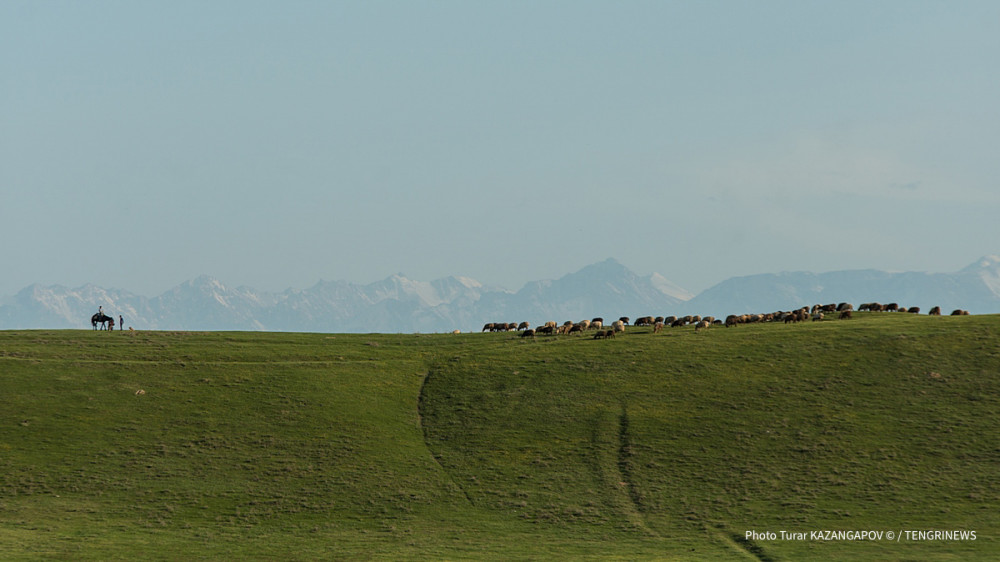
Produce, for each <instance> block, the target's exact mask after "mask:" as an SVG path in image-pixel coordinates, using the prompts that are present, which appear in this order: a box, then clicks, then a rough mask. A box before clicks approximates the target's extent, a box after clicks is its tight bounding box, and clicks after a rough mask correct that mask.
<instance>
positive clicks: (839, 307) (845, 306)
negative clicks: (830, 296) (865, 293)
mask: <svg viewBox="0 0 1000 562" xmlns="http://www.w3.org/2000/svg"><path fill="white" fill-rule="evenodd" d="M845 310H854V305H853V304H851V303H849V302H842V303H840V304H838V305H837V312H843V311H845Z"/></svg>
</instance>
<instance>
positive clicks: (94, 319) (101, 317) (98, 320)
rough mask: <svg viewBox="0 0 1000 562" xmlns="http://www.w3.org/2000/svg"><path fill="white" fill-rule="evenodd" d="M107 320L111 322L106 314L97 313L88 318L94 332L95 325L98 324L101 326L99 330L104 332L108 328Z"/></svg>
mask: <svg viewBox="0 0 1000 562" xmlns="http://www.w3.org/2000/svg"><path fill="white" fill-rule="evenodd" d="M109 320H110V321H113V320H111V317H110V316H108V315H107V314H103V313H100V312H98V313H97V314H95V315H93V316H91V317H90V325H91V326H93V327H94V329H95V330H96V329H97V325H98V324H100V325H101V329H102V330H106V329H107V327H108V321H109Z"/></svg>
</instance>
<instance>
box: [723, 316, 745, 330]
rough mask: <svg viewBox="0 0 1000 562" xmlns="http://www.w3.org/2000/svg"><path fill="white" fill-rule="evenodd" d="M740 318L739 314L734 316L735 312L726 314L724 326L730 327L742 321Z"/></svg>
mask: <svg viewBox="0 0 1000 562" xmlns="http://www.w3.org/2000/svg"><path fill="white" fill-rule="evenodd" d="M741 319H742V317H741V316H736V315H735V314H730V315H729V316H726V327H727V328H731V327H733V326H735V325H737V324H742V323H743V322H742V321H741Z"/></svg>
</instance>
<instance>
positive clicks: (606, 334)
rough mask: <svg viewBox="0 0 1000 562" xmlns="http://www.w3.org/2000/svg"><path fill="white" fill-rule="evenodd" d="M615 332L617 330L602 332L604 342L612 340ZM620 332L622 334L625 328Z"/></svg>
mask: <svg viewBox="0 0 1000 562" xmlns="http://www.w3.org/2000/svg"><path fill="white" fill-rule="evenodd" d="M616 331H617V330H604V339H606V340H609V339H614V337H615V332H616ZM622 331H623V332H624V331H625V328H622Z"/></svg>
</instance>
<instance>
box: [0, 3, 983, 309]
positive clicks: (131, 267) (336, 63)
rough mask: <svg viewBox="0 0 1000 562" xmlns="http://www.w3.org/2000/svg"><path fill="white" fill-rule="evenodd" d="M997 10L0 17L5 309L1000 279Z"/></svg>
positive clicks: (290, 8)
mask: <svg viewBox="0 0 1000 562" xmlns="http://www.w3.org/2000/svg"><path fill="white" fill-rule="evenodd" d="M998 61H1000V3H998V2H994V1H986V2H969V1H966V2H944V1H941V2H917V1H909V0H907V1H893V2H889V1H885V2H871V1H864V2H843V1H841V2H809V1H801V0H796V1H781V2H777V1H774V2H769V1H761V2H743V1H735V0H734V1H727V2H721V1H720V2H666V1H655V2H619V1H616V2H585V1H580V0H573V1H567V2H545V1H542V2H535V1H531V2H490V3H487V2H468V1H453V2H360V1H359V2H325V1H324V2H287V1H282V2H277V1H273V2H252V1H246V0H240V1H232V2H230V1H212V2H203V1H190V2H184V1H177V0H170V1H162V2H153V1H146V2H136V1H131V0H128V1H119V2H108V1H88V2H77V1H65V2H56V1H35V0H30V1H19V0H14V1H10V0H7V1H5V2H3V3H0V197H2V200H0V236H2V239H3V245H2V250H0V259H2V261H3V263H4V264H5V266H4V268H3V275H2V276H0V296H3V295H10V294H13V293H15V292H16V291H18V290H19V289H21V288H23V287H25V286H26V285H28V284H31V283H35V282H39V283H44V284H63V285H69V286H77V285H81V284H83V283H87V282H93V283H96V284H98V285H102V286H106V287H116V288H124V289H129V290H131V291H134V292H137V293H139V294H145V295H147V296H154V295H157V294H159V293H160V292H162V291H164V290H166V289H168V288H170V287H172V286H174V285H177V284H179V283H181V282H183V281H186V280H188V279H191V278H193V277H196V276H198V275H200V274H209V275H212V276H215V277H218V278H219V279H220V280H222V281H223V282H224V283H226V284H229V285H249V286H252V287H256V288H259V289H264V290H282V289H285V288H288V287H294V288H305V287H308V286H311V285H313V284H314V283H316V282H317V281H319V280H320V279H325V280H335V279H343V280H348V281H354V282H361V283H367V282H372V281H376V280H379V279H382V278H384V277H387V276H389V275H391V274H393V273H397V272H403V273H405V274H406V275H407V276H409V277H411V278H414V279H419V280H431V279H436V278H439V277H444V276H447V275H464V276H469V277H473V278H476V279H478V280H480V281H482V282H484V283H487V284H496V285H500V286H504V287H507V288H509V289H515V290H516V289H518V288H520V287H521V285H522V284H523V283H524V282H526V281H529V280H534V279H544V278H556V277H560V276H562V275H564V274H566V273H569V272H572V271H575V270H577V269H579V268H581V267H583V266H585V265H588V264H591V263H594V262H598V261H601V260H604V259H606V258H608V257H615V258H617V259H618V260H619V261H621V262H622V263H623V264H624V265H626V266H627V267H629V268H631V269H632V270H634V271H636V272H637V273H640V274H647V273H651V272H654V271H656V272H659V273H662V274H663V275H664V276H666V277H667V278H668V279H670V280H672V281H673V282H675V283H676V284H678V285H680V286H682V287H684V288H686V289H688V290H690V291H693V292H698V291H700V290H703V289H705V288H707V287H709V286H711V285H713V284H715V283H717V282H719V281H722V280H724V279H726V278H728V277H731V276H734V275H748V274H753V273H762V272H777V271H783V270H809V271H815V272H822V271H829V270H836V269H857V268H879V269H887V270H926V271H955V270H957V269H960V268H962V267H964V266H965V265H968V264H969V263H971V262H972V261H974V260H975V259H976V258H978V257H980V256H982V255H984V254H991V253H998V252H1000V221H998V220H997V216H998V215H1000V189H998V188H1000V182H998V178H1000V157H998V156H1000V154H998V152H1000V102H998V101H997V100H1000V72H997V64H998Z"/></svg>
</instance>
